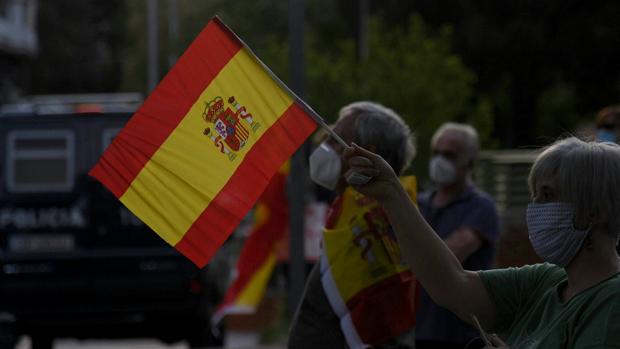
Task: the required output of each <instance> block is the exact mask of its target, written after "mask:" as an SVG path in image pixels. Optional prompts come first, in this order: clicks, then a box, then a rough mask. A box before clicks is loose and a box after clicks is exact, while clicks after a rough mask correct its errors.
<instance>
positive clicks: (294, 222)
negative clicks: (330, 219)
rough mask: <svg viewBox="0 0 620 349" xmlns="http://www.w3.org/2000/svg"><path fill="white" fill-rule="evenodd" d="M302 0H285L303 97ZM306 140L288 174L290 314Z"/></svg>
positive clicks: (298, 281) (298, 288)
mask: <svg viewBox="0 0 620 349" xmlns="http://www.w3.org/2000/svg"><path fill="white" fill-rule="evenodd" d="M304 13H305V3H304V0H289V72H290V79H289V83H290V87H291V89H292V90H293V92H295V93H296V94H297V95H298V96H299V97H300V98H302V99H303V97H304V89H305V81H304ZM306 149H307V146H306V143H304V144H303V145H302V146H301V147H300V148H299V150H297V152H296V153H295V155H293V159H292V161H291V172H290V175H289V186H288V189H289V190H288V197H289V208H290V219H291V220H290V240H289V241H290V246H289V248H290V250H289V292H288V311H289V315H290V316H291V318H292V317H293V315H294V313H295V310H296V308H297V304H298V303H299V301H300V299H301V296H302V294H303V289H304V284H305V277H306V274H305V263H306V261H305V254H304V212H305V206H306V202H305V201H306V200H305V199H306V183H307V178H308V177H307V173H308V172H307V169H306V152H307V150H306Z"/></svg>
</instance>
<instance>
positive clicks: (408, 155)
mask: <svg viewBox="0 0 620 349" xmlns="http://www.w3.org/2000/svg"><path fill="white" fill-rule="evenodd" d="M338 115H339V116H338V119H339V120H341V119H342V118H343V117H346V116H348V115H355V116H356V118H355V121H354V124H353V128H354V130H353V142H355V143H357V144H359V145H360V146H366V145H374V146H375V147H376V153H377V154H379V155H381V157H383V158H384V159H385V161H387V162H388V164H390V166H392V168H393V169H394V172H396V173H397V174H402V173H403V172H404V171H405V170H406V169H407V167H409V165H411V161H412V160H413V158H414V157H415V154H416V148H415V143H414V142H415V137H414V135H413V133H412V132H411V129H410V128H409V126H407V124H406V123H405V122H404V121H403V119H402V118H401V117H400V116H399V115H398V114H396V112H395V111H394V110H392V109H390V108H387V107H385V106H383V105H381V104H379V103H375V102H370V101H361V102H354V103H351V104H349V105H346V106H344V107H343V108H342V109H340V112H339V113H338Z"/></svg>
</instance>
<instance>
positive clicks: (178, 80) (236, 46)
mask: <svg viewBox="0 0 620 349" xmlns="http://www.w3.org/2000/svg"><path fill="white" fill-rule="evenodd" d="M315 120H316V122H320V123H321V124H324V123H323V122H322V119H321V118H320V117H319V116H318V115H316V113H314V112H313V111H312V109H310V108H309V107H308V106H307V105H306V104H305V103H304V102H303V101H302V100H300V99H299V98H298V97H296V96H295V94H293V93H292V92H291V91H290V90H289V89H288V88H287V87H286V86H285V85H284V84H283V83H282V82H281V81H280V80H279V79H278V78H277V77H275V75H274V74H273V73H272V72H271V71H270V70H269V69H268V68H267V67H266V66H265V65H264V64H263V63H262V62H261V61H260V60H259V59H258V58H257V57H256V56H255V55H254V54H253V53H252V51H251V50H250V49H249V48H248V47H247V46H246V45H245V44H244V43H243V41H241V39H239V38H238V37H237V36H236V35H235V34H234V33H233V32H232V31H231V30H230V29H229V28H228V27H226V26H225V25H224V24H223V23H222V22H221V21H220V20H219V18H217V17H215V18H213V19H212V20H211V21H210V22H209V23H208V24H207V26H206V27H205V29H204V30H203V31H202V32H201V33H200V34H199V35H198V37H197V38H196V39H195V40H194V42H193V43H192V44H191V45H190V47H189V48H188V49H187V51H185V53H184V54H183V55H182V56H181V58H179V60H178V62H177V63H176V65H175V66H174V67H173V68H172V70H170V72H169V73H168V74H167V75H166V76H165V77H164V79H163V80H162V81H161V83H160V84H159V85H158V86H157V88H156V89H155V90H154V91H153V92H152V93H151V95H150V96H149V97H148V98H147V100H146V101H145V103H144V104H143V105H142V106H141V107H140V108H139V109H138V111H137V112H136V113H135V114H134V115H133V116H132V117H131V119H130V120H129V121H128V122H127V124H126V125H125V127H124V128H123V129H122V130H121V131H120V133H119V134H118V136H117V137H116V138H115V139H114V141H113V142H112V143H111V144H110V146H109V147H108V148H107V150H106V151H105V153H104V154H103V155H102V157H101V158H100V159H99V161H98V162H97V164H96V165H95V166H94V167H93V168H92V169H91V171H90V173H89V174H90V175H91V176H93V177H95V178H96V179H97V180H99V181H100V182H101V183H103V185H105V186H106V187H107V188H108V189H109V190H110V191H112V193H113V194H114V195H115V196H116V197H117V198H118V199H119V200H120V201H121V202H122V203H123V204H124V205H125V206H127V208H129V209H130V210H131V211H132V212H133V213H134V214H135V215H136V216H137V217H138V218H140V219H141V220H142V221H143V222H144V223H146V224H147V225H148V226H149V227H151V229H153V230H154V231H155V232H156V233H157V234H158V235H159V236H160V237H161V238H163V239H164V240H165V241H167V242H168V243H169V244H170V245H172V246H174V247H175V248H176V249H177V250H179V251H180V252H181V253H183V254H184V255H185V256H187V257H188V258H189V259H191V260H192V261H193V262H194V263H195V264H196V265H198V266H200V267H202V266H204V265H205V264H206V263H207V262H208V261H209V260H210V259H211V257H212V256H213V255H214V254H215V252H216V251H217V249H218V248H219V247H220V246H221V245H222V244H223V243H224V241H225V240H226V238H227V237H228V236H229V235H230V233H231V232H232V231H233V230H234V229H235V227H236V226H237V225H238V224H239V222H240V221H241V219H242V218H243V217H244V216H245V215H246V213H247V212H248V211H249V210H250V209H251V208H252V206H253V205H254V203H255V202H256V201H257V199H258V198H259V196H260V195H261V193H262V192H263V190H264V189H265V187H266V186H267V184H268V183H269V181H270V179H271V177H272V176H273V175H274V174H275V173H276V172H277V171H278V169H279V168H280V167H281V166H282V164H283V163H284V162H285V161H286V160H287V159H288V158H289V157H290V156H291V155H292V154H293V153H294V152H295V150H296V149H297V148H298V147H299V146H300V145H301V144H302V143H303V142H304V140H305V139H306V138H307V137H308V136H309V135H310V134H311V133H312V132H313V131H314V130H315V128H316V126H317V124H316V122H315Z"/></svg>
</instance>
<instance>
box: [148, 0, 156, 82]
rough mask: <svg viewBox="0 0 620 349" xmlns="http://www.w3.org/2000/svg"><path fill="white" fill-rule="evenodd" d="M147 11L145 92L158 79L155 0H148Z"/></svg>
mask: <svg viewBox="0 0 620 349" xmlns="http://www.w3.org/2000/svg"><path fill="white" fill-rule="evenodd" d="M146 11H147V36H148V39H147V43H148V48H147V57H146V58H147V66H148V67H147V69H148V70H147V73H148V75H147V92H148V93H150V92H151V91H153V90H154V89H155V86H157V82H158V81H159V41H158V39H159V38H158V35H157V34H158V33H157V31H158V27H159V23H158V18H157V17H158V13H157V0H148V1H147V3H146Z"/></svg>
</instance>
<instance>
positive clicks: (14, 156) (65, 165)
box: [6, 130, 75, 193]
mask: <svg viewBox="0 0 620 349" xmlns="http://www.w3.org/2000/svg"><path fill="white" fill-rule="evenodd" d="M6 149H7V157H6V161H7V164H6V169H7V176H6V181H7V182H6V188H7V190H8V191H10V192H14V193H29V192H30V193H31V192H62V191H71V190H72V189H73V180H74V166H75V156H74V152H75V140H74V135H73V133H72V132H71V131H70V130H14V131H12V132H10V133H9V134H8V137H7V145H6Z"/></svg>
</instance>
